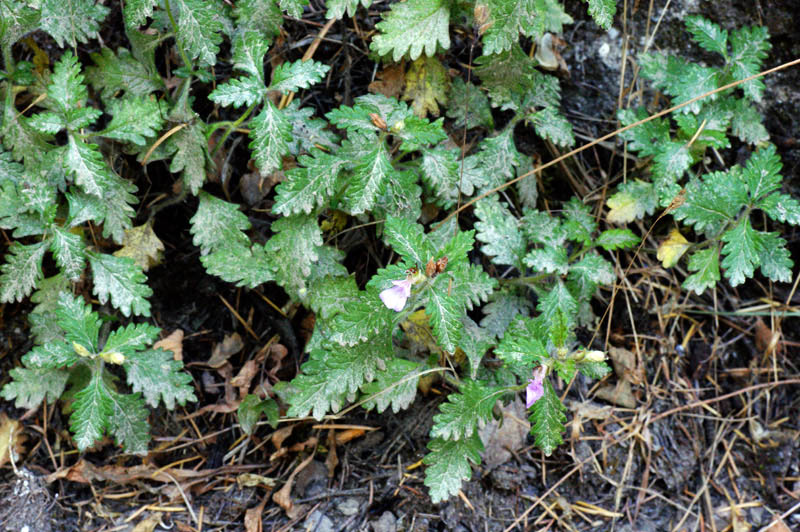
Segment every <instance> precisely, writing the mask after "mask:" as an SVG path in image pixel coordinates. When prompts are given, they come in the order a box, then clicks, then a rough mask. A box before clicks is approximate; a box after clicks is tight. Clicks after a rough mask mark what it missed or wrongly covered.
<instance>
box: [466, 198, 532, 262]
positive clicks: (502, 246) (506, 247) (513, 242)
mask: <svg viewBox="0 0 800 532" xmlns="http://www.w3.org/2000/svg"><path fill="white" fill-rule="evenodd" d="M475 215H476V216H477V217H478V219H479V221H477V222H475V229H476V231H477V233H476V235H475V238H477V239H478V240H479V241H480V242H483V243H484V245H483V246H481V251H482V252H483V253H484V255H487V256H489V257H491V260H492V262H493V263H494V264H508V265H511V266H518V265H520V264H521V261H522V258H523V257H524V256H525V240H524V239H523V238H522V234H521V233H520V231H519V221H518V220H517V218H516V217H515V216H514V215H512V214H511V212H510V211H509V210H508V208H507V207H505V206H504V205H501V204H500V202H499V201H498V200H497V199H496V198H485V199H482V200H481V201H479V202H478V203H477V204H476V205H475Z"/></svg>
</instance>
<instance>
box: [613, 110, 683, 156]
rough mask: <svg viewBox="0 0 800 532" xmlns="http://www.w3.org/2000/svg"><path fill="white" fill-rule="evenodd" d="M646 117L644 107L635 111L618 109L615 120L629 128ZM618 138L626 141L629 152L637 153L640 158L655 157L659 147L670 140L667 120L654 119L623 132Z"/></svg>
mask: <svg viewBox="0 0 800 532" xmlns="http://www.w3.org/2000/svg"><path fill="white" fill-rule="evenodd" d="M648 116H649V115H648V113H647V109H645V108H644V107H639V108H637V109H636V110H635V111H634V110H633V109H620V110H619V112H618V113H617V118H619V121H620V123H621V124H622V125H623V126H629V125H631V124H633V123H635V122H638V121H639V120H643V119H645V118H647V117H648ZM619 136H620V137H621V138H622V139H624V140H627V141H628V149H629V150H631V151H635V152H639V155H641V156H642V157H648V156H651V155H656V154H657V153H659V150H660V148H661V146H662V145H663V144H665V143H667V142H668V141H669V140H670V135H669V120H668V119H666V118H656V119H655V120H650V121H649V122H645V123H644V124H640V125H638V126H636V127H634V128H632V129H629V130H627V131H623V132H622V133H620V134H619Z"/></svg>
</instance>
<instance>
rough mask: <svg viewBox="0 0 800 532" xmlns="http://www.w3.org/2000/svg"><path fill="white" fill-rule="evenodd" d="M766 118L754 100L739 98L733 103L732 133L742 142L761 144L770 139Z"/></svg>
mask: <svg viewBox="0 0 800 532" xmlns="http://www.w3.org/2000/svg"><path fill="white" fill-rule="evenodd" d="M763 121H764V118H763V117H762V116H761V113H759V112H758V109H757V108H756V106H755V105H753V103H752V102H748V101H747V100H745V99H744V98H738V99H736V100H735V101H734V104H733V117H732V118H731V133H733V134H734V135H736V136H737V137H739V139H741V141H742V142H748V143H750V144H759V143H761V142H766V141H768V140H769V133H768V132H767V128H765V127H764V124H763Z"/></svg>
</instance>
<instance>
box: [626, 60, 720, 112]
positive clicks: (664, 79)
mask: <svg viewBox="0 0 800 532" xmlns="http://www.w3.org/2000/svg"><path fill="white" fill-rule="evenodd" d="M639 64H640V66H641V73H642V76H644V77H645V78H647V79H649V80H651V81H652V82H653V84H654V85H655V86H656V87H658V88H660V89H662V90H663V91H664V92H665V93H666V94H668V95H670V96H672V97H673V100H672V104H673V105H677V104H679V103H684V102H687V101H689V100H691V99H692V98H695V97H697V96H702V95H704V94H706V93H708V92H711V91H713V90H714V89H716V88H717V87H718V86H719V77H720V76H721V71H720V69H719V68H717V67H704V66H700V65H698V64H695V63H689V62H687V61H685V60H684V59H682V58H679V57H675V56H671V55H670V56H664V55H662V54H652V53H647V54H640V55H639ZM716 98H717V95H716V94H712V95H710V96H708V97H707V98H705V99H703V100H698V101H696V102H694V103H691V104H689V105H687V106H686V107H683V108H682V109H681V112H684V113H695V114H697V113H698V112H700V108H701V107H702V106H703V105H704V103H707V102H710V101H713V100H715V99H716Z"/></svg>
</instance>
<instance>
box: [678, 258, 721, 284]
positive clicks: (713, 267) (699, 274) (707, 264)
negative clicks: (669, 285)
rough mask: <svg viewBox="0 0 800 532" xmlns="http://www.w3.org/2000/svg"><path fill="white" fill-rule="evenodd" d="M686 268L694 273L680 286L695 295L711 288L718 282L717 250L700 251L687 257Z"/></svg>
mask: <svg viewBox="0 0 800 532" xmlns="http://www.w3.org/2000/svg"><path fill="white" fill-rule="evenodd" d="M687 268H688V269H689V271H690V272H696V273H693V274H692V275H690V276H689V277H687V278H686V279H685V280H684V281H683V284H682V285H681V286H682V287H683V288H684V289H686V290H693V291H694V293H696V294H697V295H700V294H702V293H703V292H705V290H706V288H713V287H714V286H715V285H716V284H717V281H719V279H720V276H719V249H718V248H716V247H714V248H709V249H701V250H700V251H697V252H696V253H694V254H693V255H692V256H691V257H689V264H688V265H687Z"/></svg>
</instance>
